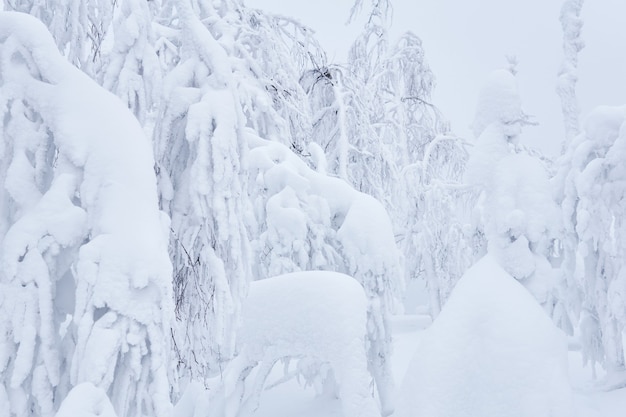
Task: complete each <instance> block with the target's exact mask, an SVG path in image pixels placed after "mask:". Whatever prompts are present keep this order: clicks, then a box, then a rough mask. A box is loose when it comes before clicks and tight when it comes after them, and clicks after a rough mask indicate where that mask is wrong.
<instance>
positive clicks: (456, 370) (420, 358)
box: [395, 255, 571, 417]
mask: <svg viewBox="0 0 626 417" xmlns="http://www.w3.org/2000/svg"><path fill="white" fill-rule="evenodd" d="M566 352H567V351H566V343H565V338H564V337H563V336H562V334H561V332H560V331H559V330H558V329H557V328H556V327H554V325H553V324H552V322H551V321H550V319H549V318H548V317H547V316H546V314H545V313H544V311H543V310H542V309H541V307H540V306H539V305H538V304H537V302H536V301H535V300H534V298H533V297H532V296H531V295H530V294H529V293H528V291H527V290H526V289H525V288H524V287H523V286H522V285H521V284H520V283H518V282H517V281H516V280H515V279H514V278H513V277H511V276H510V275H509V274H507V273H506V272H505V271H504V270H503V269H502V268H501V267H500V266H499V265H498V264H497V262H496V261H495V259H494V258H493V257H492V256H491V255H486V256H485V257H483V258H482V259H481V260H480V261H478V262H477V263H476V264H475V265H474V266H473V267H472V268H470V269H469V270H468V271H467V272H466V273H465V275H464V276H463V277H462V278H461V280H460V281H459V283H458V284H457V286H456V287H455V289H454V291H453V292H452V295H451V297H450V299H449V301H448V303H447V304H446V305H445V307H444V308H443V310H442V312H441V314H440V315H439V317H438V318H437V320H436V321H435V322H434V323H433V325H432V327H431V328H430V329H429V330H427V332H426V334H425V335H424V339H423V341H422V342H421V343H420V345H419V346H418V348H417V351H416V353H415V356H414V358H413V360H412V363H411V365H410V366H409V370H408V372H407V374H406V377H405V380H404V382H403V386H402V388H401V391H400V395H401V397H400V399H399V401H398V411H397V413H396V414H395V415H396V416H397V417H476V416H480V417H557V416H559V417H560V416H562V417H568V416H570V415H571V413H570V412H569V411H570V410H569V395H570V393H569V388H568V387H569V383H568V377H567V356H566Z"/></svg>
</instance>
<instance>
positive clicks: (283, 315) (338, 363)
mask: <svg viewBox="0 0 626 417" xmlns="http://www.w3.org/2000/svg"><path fill="white" fill-rule="evenodd" d="M242 318H243V320H242V329H241V331H240V338H239V343H241V349H240V352H239V356H238V357H237V358H236V359H235V363H236V364H238V366H242V365H243V367H244V368H245V367H248V366H250V365H251V364H252V365H256V364H257V363H259V364H260V365H259V371H258V373H257V375H256V381H255V383H254V386H253V387H252V394H251V397H250V400H249V401H251V403H250V405H251V406H253V407H254V406H258V401H259V398H258V397H259V395H260V393H261V390H262V389H263V384H264V382H265V378H267V375H268V373H269V371H270V370H271V369H272V367H273V366H274V364H275V363H276V362H277V361H279V360H281V359H285V358H291V359H293V358H313V359H315V360H318V361H321V362H325V363H328V364H329V365H330V367H331V369H332V370H333V374H334V377H335V379H336V381H337V386H338V392H339V397H340V399H341V402H342V408H343V410H344V415H346V416H372V417H374V416H379V415H380V412H379V411H378V407H377V406H376V403H375V401H374V398H373V397H372V393H371V390H370V384H369V378H368V373H367V356H366V352H365V348H366V346H365V337H366V333H367V330H366V321H367V299H366V297H365V293H364V291H363V288H362V287H361V285H359V284H358V283H357V282H356V280H355V279H354V278H352V277H350V276H347V275H344V274H340V273H336V272H328V271H307V272H296V273H291V274H285V275H281V276H277V277H273V278H268V279H264V280H260V281H255V282H253V283H252V284H251V285H250V291H249V295H248V298H247V299H246V300H245V303H244V308H243V314H242ZM235 366H237V365H235Z"/></svg>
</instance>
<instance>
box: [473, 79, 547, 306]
mask: <svg viewBox="0 0 626 417" xmlns="http://www.w3.org/2000/svg"><path fill="white" fill-rule="evenodd" d="M525 123H527V117H526V116H525V114H524V112H523V111H522V108H521V100H520V97H519V94H518V92H517V85H516V81H515V77H514V75H513V74H512V73H511V72H509V71H507V70H498V71H495V72H493V73H492V74H491V75H490V77H489V79H488V81H487V83H486V84H485V86H484V87H483V89H482V91H481V95H480V98H479V102H478V106H477V111H476V117H475V119H474V124H473V128H474V132H475V134H476V135H477V141H476V145H475V147H474V149H473V150H472V152H471V155H470V160H469V162H468V167H467V172H466V179H467V181H468V183H469V184H470V185H473V186H476V187H478V190H480V192H481V194H482V195H481V199H480V201H481V204H480V206H479V210H480V216H481V218H482V224H483V227H484V232H485V236H486V238H487V241H488V250H489V252H491V253H492V254H493V255H494V256H495V258H496V259H497V260H498V261H499V262H500V264H501V265H502V267H503V268H504V269H505V270H506V271H507V272H508V273H509V274H511V275H512V276H513V277H515V278H516V279H518V280H520V281H521V282H522V283H523V284H524V285H525V286H526V288H528V289H529V291H531V293H533V295H535V297H536V298H537V299H538V301H539V302H540V303H542V304H544V305H545V306H546V308H547V309H548V310H550V306H549V305H548V304H549V299H550V294H551V292H552V286H553V279H554V272H553V270H552V267H551V265H550V263H549V261H548V258H549V256H550V251H551V248H552V244H553V239H554V238H555V237H556V236H557V231H558V224H559V221H558V220H559V216H558V210H557V206H556V204H555V202H554V200H553V197H552V190H551V188H550V183H549V180H548V175H547V172H546V171H545V168H544V167H543V165H542V163H541V162H540V161H539V160H538V159H537V158H534V157H532V156H530V155H528V154H527V153H524V152H518V149H519V148H518V147H517V144H518V142H519V139H520V135H521V130H522V126H523V125H524V124H525Z"/></svg>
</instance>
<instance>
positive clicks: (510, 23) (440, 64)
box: [246, 0, 626, 154]
mask: <svg viewBox="0 0 626 417" xmlns="http://www.w3.org/2000/svg"><path fill="white" fill-rule="evenodd" d="M352 3H353V1H352V0H246V4H247V5H249V6H252V7H258V8H261V9H265V10H269V11H272V12H275V13H280V14H283V15H287V16H292V17H295V18H297V19H298V20H300V21H301V22H302V23H304V24H305V25H307V26H309V27H311V28H312V29H314V30H315V32H316V34H317V37H318V39H319V41H320V42H321V44H322V45H323V46H324V47H325V48H326V50H327V51H328V53H329V57H330V58H331V59H332V58H334V59H332V60H333V61H335V62H343V61H344V60H345V56H346V51H347V49H348V47H349V45H350V43H351V42H352V40H353V39H354V37H355V36H356V34H357V33H358V32H359V31H360V30H361V28H362V23H361V22H356V23H353V24H351V25H350V26H346V25H345V23H346V20H347V18H348V15H349V12H350V8H351V6H352ZM365 4H366V5H365V8H367V6H368V5H369V1H368V0H365ZM392 4H393V5H394V19H393V26H392V31H391V34H392V38H396V37H397V36H398V35H399V34H400V33H402V32H403V31H406V30H411V31H413V32H414V33H415V34H417V35H418V36H419V37H420V38H421V39H422V41H423V43H424V48H425V50H426V58H427V60H428V62H429V64H430V66H431V68H432V70H433V72H434V73H435V76H436V78H437V87H436V90H435V94H434V101H435V104H437V105H438V106H439V108H440V109H441V110H442V111H443V113H444V114H445V116H446V117H447V118H448V119H449V120H450V121H451V122H452V128H453V130H454V131H455V132H456V133H457V134H459V135H462V136H465V137H468V138H469V137H470V129H469V125H470V124H471V122H472V119H473V116H474V108H475V104H476V100H477V96H478V92H479V90H480V86H481V84H482V82H483V81H484V80H485V79H486V77H487V75H488V74H489V72H491V71H492V70H494V69H498V68H503V67H506V65H507V61H506V56H507V55H515V56H516V57H517V58H518V61H519V66H518V71H519V73H518V83H519V88H520V93H521V96H522V101H523V104H524V109H525V111H526V113H528V114H531V115H534V116H535V117H536V120H537V121H538V122H539V123H540V125H539V126H537V127H529V128H527V129H526V130H525V134H524V140H525V141H526V142H527V143H528V144H530V145H532V146H536V147H539V148H541V149H542V150H543V151H544V152H546V153H550V154H555V153H556V152H558V150H559V149H560V141H561V140H562V137H563V135H564V133H563V127H562V122H561V113H560V103H559V100H558V97H557V95H556V93H555V82H556V74H557V72H558V70H559V65H560V62H561V58H562V52H561V26H560V22H559V12H560V8H561V4H562V1H561V0H392ZM583 21H584V23H585V25H584V28H583V38H584V40H585V43H586V48H585V49H584V50H583V51H582V52H581V55H580V66H579V69H580V74H579V77H580V81H579V85H578V92H579V101H580V104H581V108H582V111H583V114H585V113H587V112H588V111H590V110H591V109H593V108H594V107H595V106H597V105H601V104H610V105H619V104H626V23H625V22H626V0H587V2H586V4H585V6H584V8H583Z"/></svg>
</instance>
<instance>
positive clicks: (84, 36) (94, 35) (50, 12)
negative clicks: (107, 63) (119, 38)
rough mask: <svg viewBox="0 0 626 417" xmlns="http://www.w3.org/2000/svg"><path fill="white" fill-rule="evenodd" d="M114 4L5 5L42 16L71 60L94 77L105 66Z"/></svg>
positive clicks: (30, 1) (28, 0) (8, 1)
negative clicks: (106, 47) (103, 49)
mask: <svg viewBox="0 0 626 417" xmlns="http://www.w3.org/2000/svg"><path fill="white" fill-rule="evenodd" d="M115 4H116V1H113V0H85V1H72V0H55V1H52V2H46V1H41V0H4V9H5V10H7V11H18V12H23V13H28V14H31V15H33V16H35V17H36V18H38V19H39V20H41V21H42V22H43V23H44V24H45V25H46V26H47V27H48V30H49V31H50V33H51V34H52V37H53V38H54V40H55V42H56V44H57V46H58V48H59V50H60V51H61V52H62V53H63V54H64V56H65V57H66V58H67V59H68V60H69V61H70V63H72V64H73V65H75V66H76V67H78V68H80V69H81V70H83V71H84V72H85V73H87V74H89V75H90V76H91V77H92V78H95V77H96V75H97V74H99V73H100V71H101V69H102V61H101V49H102V47H103V43H104V41H105V38H106V37H107V36H108V34H109V31H110V29H111V23H112V21H113V14H114V9H115Z"/></svg>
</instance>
